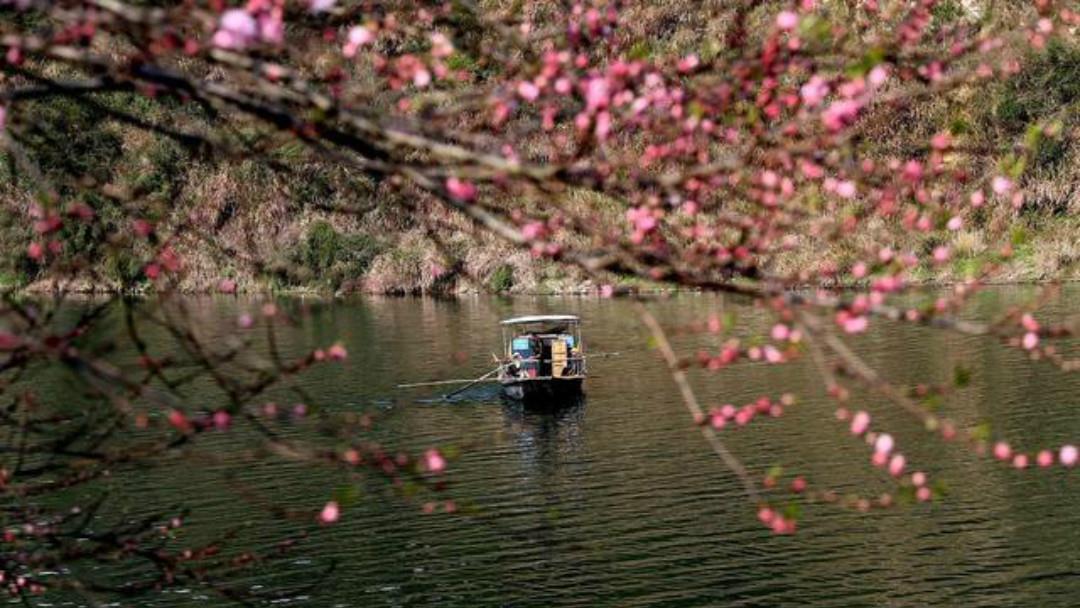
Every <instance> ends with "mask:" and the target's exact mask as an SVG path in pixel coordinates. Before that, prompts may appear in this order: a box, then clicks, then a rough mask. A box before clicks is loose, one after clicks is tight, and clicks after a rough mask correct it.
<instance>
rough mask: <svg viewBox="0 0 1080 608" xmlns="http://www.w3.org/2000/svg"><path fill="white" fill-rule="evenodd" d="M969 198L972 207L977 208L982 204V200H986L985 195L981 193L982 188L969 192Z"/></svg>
mask: <svg viewBox="0 0 1080 608" xmlns="http://www.w3.org/2000/svg"><path fill="white" fill-rule="evenodd" d="M969 200H970V201H971V206H972V207H975V208H979V207H982V206H983V203H984V202H986V195H984V194H983V191H982V190H976V191H974V192H972V193H971V196H970V197H969Z"/></svg>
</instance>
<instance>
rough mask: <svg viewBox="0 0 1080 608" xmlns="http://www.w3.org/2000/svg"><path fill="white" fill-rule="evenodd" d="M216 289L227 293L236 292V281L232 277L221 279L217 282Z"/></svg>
mask: <svg viewBox="0 0 1080 608" xmlns="http://www.w3.org/2000/svg"><path fill="white" fill-rule="evenodd" d="M218 291H220V292H221V293H227V294H233V293H236V281H234V280H233V279H221V281H219V282H218Z"/></svg>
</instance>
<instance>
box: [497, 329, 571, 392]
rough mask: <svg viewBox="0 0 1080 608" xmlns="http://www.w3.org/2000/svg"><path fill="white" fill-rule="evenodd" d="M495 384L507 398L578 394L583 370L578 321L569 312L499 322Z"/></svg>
mask: <svg viewBox="0 0 1080 608" xmlns="http://www.w3.org/2000/svg"><path fill="white" fill-rule="evenodd" d="M501 325H502V338H503V359H501V360H500V365H499V383H500V384H501V385H502V387H503V392H504V393H506V396H507V397H510V398H511V399H520V400H539V399H557V398H561V397H568V396H573V395H580V394H581V389H582V384H583V383H584V381H585V377H586V375H587V370H586V367H585V344H584V343H583V342H582V341H581V321H580V319H578V317H576V316H573V315H532V316H526V317H515V318H513V319H506V320H504V321H503V322H502V324H501Z"/></svg>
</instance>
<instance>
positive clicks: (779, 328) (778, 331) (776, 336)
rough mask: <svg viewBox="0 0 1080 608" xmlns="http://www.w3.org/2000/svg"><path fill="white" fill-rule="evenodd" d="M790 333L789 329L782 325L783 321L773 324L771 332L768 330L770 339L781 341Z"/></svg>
mask: <svg viewBox="0 0 1080 608" xmlns="http://www.w3.org/2000/svg"><path fill="white" fill-rule="evenodd" d="M790 333H791V331H790V330H789V329H788V326H787V325H784V324H783V323H777V324H776V325H773V328H772V332H770V334H771V335H772V339H773V340H776V341H777V342H783V341H784V340H787V339H788V336H789V335H790Z"/></svg>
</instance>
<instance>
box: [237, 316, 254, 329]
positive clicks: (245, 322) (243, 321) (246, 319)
mask: <svg viewBox="0 0 1080 608" xmlns="http://www.w3.org/2000/svg"><path fill="white" fill-rule="evenodd" d="M236 324H237V326H239V327H240V329H250V328H251V326H252V325H254V324H255V320H254V319H253V318H251V315H250V314H248V313H246V312H245V313H243V314H241V315H240V316H239V317H237V318H236Z"/></svg>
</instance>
